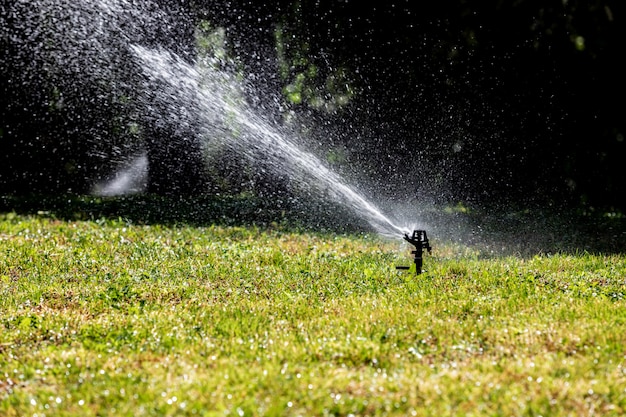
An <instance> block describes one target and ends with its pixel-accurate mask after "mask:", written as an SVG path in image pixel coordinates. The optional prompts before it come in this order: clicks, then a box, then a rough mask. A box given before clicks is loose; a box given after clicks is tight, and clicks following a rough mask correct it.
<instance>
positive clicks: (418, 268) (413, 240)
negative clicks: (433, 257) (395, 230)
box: [396, 230, 432, 275]
mask: <svg viewBox="0 0 626 417" xmlns="http://www.w3.org/2000/svg"><path fill="white" fill-rule="evenodd" d="M404 240H406V241H407V242H409V243H410V244H411V245H413V246H415V250H414V251H411V253H412V254H414V255H415V257H414V258H413V262H415V275H419V274H421V273H422V253H423V251H424V249H426V250H427V251H428V253H430V251H431V249H432V248H431V247H430V243H429V242H428V237H427V236H426V230H413V234H412V235H411V237H409V235H408V234H407V233H405V234H404ZM410 268H411V267H409V266H396V269H399V270H407V269H410Z"/></svg>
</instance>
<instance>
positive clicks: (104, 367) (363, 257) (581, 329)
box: [0, 214, 626, 416]
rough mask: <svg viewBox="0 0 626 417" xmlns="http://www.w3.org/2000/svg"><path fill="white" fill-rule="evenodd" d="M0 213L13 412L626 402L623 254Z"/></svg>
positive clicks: (520, 410) (475, 411) (1, 396)
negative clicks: (498, 251) (418, 251)
mask: <svg viewBox="0 0 626 417" xmlns="http://www.w3.org/2000/svg"><path fill="white" fill-rule="evenodd" d="M431 244H433V246H434V249H433V253H432V256H427V257H426V259H425V268H426V269H427V272H426V273H424V274H422V275H420V276H415V275H411V274H409V273H406V272H398V271H396V270H395V265H400V264H405V265H406V264H408V263H410V258H409V257H408V256H407V255H408V254H409V251H410V248H409V247H406V246H403V244H402V243H400V241H397V242H390V241H384V240H380V239H377V238H375V237H371V236H370V237H368V236H337V235H324V234H296V233H290V232H287V231H284V230H282V231H281V230H274V231H272V230H269V229H257V228H242V227H218V226H211V227H183V226H180V227H165V226H158V225H152V226H142V225H133V224H127V223H125V222H124V221H122V220H119V221H110V220H101V221H74V222H68V221H58V220H54V219H50V218H46V217H41V216H31V217H24V216H19V215H14V214H7V215H3V217H2V219H1V220H0V415H3V416H5V415H6V416H22V415H35V414H37V415H55V416H56V415H61V416H63V415H67V416H69V415H72V416H75V415H81V416H89V415H128V416H141V415H227V414H228V415H399V416H400V415H402V416H404V415H421V416H430V415H476V416H479V415H480V416H482V415H544V416H548V415H550V416H569V415H572V416H578V415H615V416H618V415H623V414H624V413H626V308H625V307H626V301H625V300H624V296H625V295H626V257H625V256H623V255H606V256H605V255H591V254H585V253H582V254H579V255H566V254H560V255H553V256H535V257H531V258H528V257H527V258H518V257H503V258H492V259H483V257H481V256H479V254H477V253H475V252H474V251H473V250H472V249H470V248H464V247H460V246H458V245H457V246H453V245H450V244H445V243H444V242H436V241H432V240H431Z"/></svg>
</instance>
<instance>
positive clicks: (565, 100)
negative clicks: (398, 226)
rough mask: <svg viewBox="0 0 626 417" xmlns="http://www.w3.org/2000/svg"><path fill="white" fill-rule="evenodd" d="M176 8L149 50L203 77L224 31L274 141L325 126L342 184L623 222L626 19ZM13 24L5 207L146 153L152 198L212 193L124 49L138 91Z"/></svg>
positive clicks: (339, 8) (2, 187) (488, 10)
mask: <svg viewBox="0 0 626 417" xmlns="http://www.w3.org/2000/svg"><path fill="white" fill-rule="evenodd" d="M163 3H164V4H165V5H167V9H168V13H169V14H168V18H167V19H163V21H162V23H163V26H162V27H161V26H159V24H158V22H157V24H155V25H154V26H153V27H152V29H154V30H151V31H148V32H147V33H151V36H145V35H141V34H142V33H146V32H138V35H137V38H138V42H140V43H143V44H146V45H148V46H163V47H166V48H168V49H171V50H173V51H174V52H176V53H179V54H181V55H183V56H184V57H185V58H186V59H188V60H190V61H193V59H194V57H195V51H194V47H193V45H194V33H195V29H196V28H197V25H198V24H199V23H200V22H202V21H208V22H210V24H211V25H212V26H213V27H223V28H225V30H226V32H225V33H226V39H227V48H228V52H229V54H230V55H231V56H232V57H233V61H234V62H236V63H237V66H238V67H237V68H238V70H239V71H241V72H242V73H243V74H245V78H246V79H247V80H248V81H249V82H250V85H253V86H254V89H253V90H251V92H250V94H249V99H250V101H251V102H252V103H253V105H255V106H258V107H259V108H262V109H263V110H264V112H266V113H267V116H268V117H269V118H270V119H273V120H275V121H276V122H277V123H281V122H282V121H283V120H284V115H285V114H286V113H287V112H290V114H295V115H296V116H297V117H298V118H299V120H305V121H308V122H310V123H311V124H315V125H316V126H318V127H319V132H322V133H318V136H315V134H310V135H311V138H309V139H314V141H317V142H322V145H321V148H323V149H326V150H327V151H328V150H333V151H335V153H334V154H336V155H340V158H334V159H329V161H330V162H329V163H330V164H331V165H332V166H333V168H336V169H337V170H339V171H345V173H346V175H348V176H354V177H357V178H358V177H359V176H361V177H362V178H365V179H366V181H365V182H368V183H372V184H375V183H377V182H378V183H379V185H380V183H382V184H387V185H389V184H392V186H388V187H379V189H382V191H379V192H381V193H383V194H385V193H387V194H388V197H389V198H397V199H403V198H406V196H413V195H415V196H418V197H419V198H422V199H426V200H428V201H429V202H434V203H445V204H455V203H457V202H462V203H464V204H476V205H480V206H501V205H515V206H532V205H534V206H537V205H538V206H552V207H554V206H558V207H567V208H574V209H579V210H582V211H601V212H611V213H621V212H623V211H624V210H625V209H626V205H625V203H624V198H623V196H624V195H625V192H626V189H625V187H626V169H624V167H623V163H624V161H626V159H625V156H626V144H625V143H624V134H625V133H626V126H625V120H626V117H625V116H626V112H625V110H626V104H625V103H626V100H625V97H626V96H625V93H626V85H625V81H624V64H623V61H624V58H626V57H625V56H624V55H625V51H626V49H625V48H624V41H625V40H626V36H625V27H626V25H624V18H625V16H624V5H623V3H622V2H620V1H599V0H592V1H571V0H570V1H567V2H563V1H561V0H552V1H529V0H520V1H511V2H504V1H478V0H475V1H472V0H458V1H440V2H434V1H433V2H428V3H424V2H416V1H390V2H379V3H380V4H376V2H375V3H374V4H370V3H371V2H370V3H367V4H366V3H363V2H358V1H350V0H345V1H330V0H319V1H311V0H303V1H267V2H256V1H235V0H232V1H195V2H180V3H176V2H163ZM15 7H17V6H15ZM1 11H2V14H3V16H2V19H3V20H2V25H3V29H2V38H1V40H0V42H1V46H2V49H1V53H2V57H1V58H2V60H1V62H2V64H0V77H1V78H0V94H1V98H0V117H1V121H0V122H1V125H0V193H2V194H5V195H7V194H8V195H22V194H33V193H43V194H46V193H51V194H60V193H71V194H72V193H73V194H84V193H87V192H89V190H90V189H91V187H92V185H93V183H94V182H95V181H98V180H100V179H102V175H103V174H102V172H103V169H104V168H105V167H107V166H108V165H109V164H110V162H111V161H110V159H111V158H110V157H103V156H102V155H110V154H111V149H116V152H118V153H119V155H123V154H124V153H125V152H127V151H128V150H130V149H133V147H134V146H135V144H136V143H145V144H146V146H147V147H148V149H149V155H150V162H151V163H150V171H149V175H150V179H149V181H148V191H149V192H150V193H154V194H170V195H187V194H203V193H211V192H214V191H215V187H214V186H212V184H214V183H215V178H210V176H209V174H207V172H205V171H204V170H203V169H201V168H198V167H199V166H200V165H201V163H200V162H199V159H200V157H199V154H198V151H197V149H196V148H197V147H196V146H194V143H195V142H194V140H193V138H194V132H193V131H186V132H180V130H176V129H173V128H171V127H170V128H168V127H164V128H162V129H160V130H159V129H155V128H154V124H153V123H150V122H149V120H150V119H149V118H148V117H144V115H142V113H141V110H138V107H136V106H133V105H129V104H128V102H129V101H130V102H131V103H132V101H133V100H134V99H135V96H134V94H135V90H134V86H135V85H136V84H134V80H133V77H135V75H132V74H136V73H137V71H136V68H133V64H132V63H129V61H130V59H128V60H126V59H124V57H125V56H126V57H128V56H129V55H128V52H127V51H126V52H125V51H124V45H123V42H121V41H120V44H119V45H117V46H116V48H117V50H118V51H119V58H116V59H117V60H116V61H115V68H116V71H115V75H114V77H118V78H119V79H122V80H125V81H126V82H112V81H111V82H109V83H107V86H105V87H103V86H102V82H101V80H98V79H93V78H91V79H90V78H89V77H88V76H87V77H86V76H85V75H84V74H83V73H84V72H88V71H89V68H84V67H78V68H74V67H73V66H72V65H71V63H67V65H65V64H59V63H58V62H57V63H56V64H55V63H50V62H49V61H46V60H45V59H43V58H40V57H39V56H38V54H41V55H42V56H43V55H45V50H43V51H42V50H41V49H37V48H35V49H33V45H42V44H43V45H50V44H54V42H51V41H49V39H48V38H49V35H46V33H52V32H54V31H55V30H56V29H55V26H54V25H55V23H52V24H51V29H49V32H46V31H39V32H37V31H32V30H31V31H30V32H29V31H27V30H23V28H32V27H33V23H32V22H25V21H24V17H23V16H24V15H22V14H20V13H16V9H15V8H12V7H10V6H2V9H1ZM18 11H19V10H18ZM59 13H61V14H62V12H59ZM155 28H156V29H158V30H156V29H155ZM277 28H279V29H280V31H281V32H280V33H281V34H282V36H283V38H282V39H283V40H282V42H283V47H284V49H285V51H286V52H284V56H283V61H282V63H283V64H284V63H285V62H286V63H287V64H289V65H287V67H286V69H285V67H281V65H280V64H281V61H280V60H279V59H278V56H277V47H276V46H277V43H276V39H277V38H276V34H277ZM50 31H51V32H50ZM70 32H71V30H70ZM70 32H68V33H70ZM62 33H63V32H61V35H60V36H62ZM47 36H48V38H47ZM142 36H143V38H142ZM113 38H115V36H113ZM110 42H112V44H113V45H115V42H116V41H115V39H111V41H110ZM53 47H54V46H52V47H49V48H53ZM303 57H304V58H303ZM96 64H97V63H96ZM55 65H56V66H55ZM107 65H111V63H110V62H109V61H107ZM310 68H315V70H316V71H315V73H307V72H306V70H307V69H310ZM340 71H342V74H347V75H346V76H345V77H346V78H345V80H347V81H349V84H350V91H351V95H350V99H349V102H348V103H347V104H342V105H340V106H325V107H323V108H320V107H319V106H315V105H314V98H315V97H317V96H322V97H325V98H326V99H327V102H328V103H332V102H333V97H337V96H339V95H340V94H341V93H342V88H343V87H341V85H334V86H328V83H327V81H328V80H329V77H331V78H332V77H335V79H337V77H336V76H337V74H338V73H339V72H340ZM302 73H307V74H309V75H306V76H305V77H304V85H305V87H306V88H304V89H303V90H302V95H301V98H300V99H299V100H294V99H293V97H290V96H289V95H288V93H286V89H285V88H286V86H287V85H289V83H291V82H292V81H293V80H294V79H295V77H296V76H297V75H298V74H302ZM118 81H119V80H118ZM338 84H341V83H338ZM120 97H126V100H121V99H120ZM61 104H62V105H61ZM131 123H134V124H135V125H139V126H140V127H141V129H139V130H138V131H134V130H132V129H131V130H129V129H128V128H127V126H129V125H130V124H131ZM142 135H143V137H142ZM161 138H167V140H169V142H168V143H171V145H168V146H166V147H163V146H162V144H163V143H165V141H164V140H160V139H161ZM190 144H191V145H190ZM165 161H175V163H171V162H165ZM333 164H334V165H333ZM357 174H358V175H357ZM213 175H215V174H213ZM220 175H225V174H224V173H223V172H222V173H221V174H220ZM190 179H193V180H190ZM259 183H260V184H265V185H266V186H268V187H270V188H271V187H272V186H271V184H272V183H274V182H273V181H272V179H271V178H270V179H266V181H265V182H264V181H259ZM268 184H270V185H268ZM373 187H374V186H373ZM235 188H236V187H234V189H233V192H235V191H236V192H239V191H241V190H239V189H235ZM221 191H224V190H221ZM257 191H259V190H258V189H257Z"/></svg>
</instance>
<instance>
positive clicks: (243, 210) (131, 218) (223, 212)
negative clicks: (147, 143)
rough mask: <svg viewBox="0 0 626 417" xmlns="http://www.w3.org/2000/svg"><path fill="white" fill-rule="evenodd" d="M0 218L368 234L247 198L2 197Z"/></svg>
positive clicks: (344, 215)
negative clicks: (6, 215) (5, 215)
mask: <svg viewBox="0 0 626 417" xmlns="http://www.w3.org/2000/svg"><path fill="white" fill-rule="evenodd" d="M0 212H4V213H7V212H15V213H17V214H22V215H38V216H47V217H51V218H55V219H59V220H66V221H75V220H96V219H102V218H106V219H114V220H115V219H122V220H124V221H127V222H130V223H133V224H165V225H171V226H175V225H189V226H208V225H222V226H253V227H259V228H273V229H275V228H279V229H285V230H291V231H317V232H321V233H325V232H327V233H363V232H366V233H367V232H371V230H370V229H369V228H368V227H367V224H364V222H363V221H362V220H359V219H358V218H357V217H356V216H355V215H353V214H351V213H350V212H348V211H347V210H346V209H345V208H343V207H341V206H338V205H336V204H330V203H322V202H315V206H314V207H313V203H312V202H302V201H300V202H299V201H296V200H289V201H284V202H281V201H276V200H274V199H261V198H256V197H251V196H202V197H193V198H169V197H162V196H153V195H133V196H126V197H93V196H19V197H16V196H2V197H0Z"/></svg>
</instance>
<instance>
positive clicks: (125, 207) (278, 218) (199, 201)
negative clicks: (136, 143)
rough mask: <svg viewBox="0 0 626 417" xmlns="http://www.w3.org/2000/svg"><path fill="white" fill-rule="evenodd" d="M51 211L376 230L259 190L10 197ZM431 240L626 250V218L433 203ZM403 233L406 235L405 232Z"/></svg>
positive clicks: (170, 221)
mask: <svg viewBox="0 0 626 417" xmlns="http://www.w3.org/2000/svg"><path fill="white" fill-rule="evenodd" d="M1 212H4V213H9V212H15V213H17V214H22V215H38V216H47V217H50V218H55V219H59V220H66V221H73V220H97V219H102V218H105V219H113V220H117V219H122V220H124V221H127V222H130V223H133V224H165V225H171V226H176V225H190V226H208V225H222V226H247V227H258V228H261V229H278V230H284V231H290V232H314V233H322V234H324V233H332V234H355V235H358V234H370V233H374V231H373V229H371V228H370V227H369V225H368V223H367V222H366V221H364V220H362V219H360V218H359V217H358V216H357V215H356V214H354V213H353V212H351V211H349V210H348V209H346V208H345V207H343V206H341V205H339V204H334V203H329V202H323V201H298V200H287V201H277V200H276V199H268V198H266V199H263V198H258V197H253V196H202V197H195V198H191V199H180V198H167V197H160V196H149V195H135V196H127V197H116V198H112V197H107V198H102V197H93V196H83V197H80V196H27V197H24V196H21V197H16V196H3V197H0V213H1ZM417 215H418V216H419V218H420V220H421V222H422V223H423V224H424V225H427V228H428V235H429V237H430V241H431V244H433V245H437V243H443V242H452V243H456V244H460V245H463V246H467V247H471V248H473V249H475V250H476V251H477V252H478V253H479V254H480V256H481V257H499V256H507V255H515V256H533V255H537V254H554V253H584V252H588V253H605V254H612V253H626V218H624V217H623V216H614V217H612V216H610V215H606V214H602V215H589V214H586V215H583V214H580V213H577V212H575V211H569V212H562V211H561V212H554V211H549V210H545V209H543V210H540V209H534V210H514V209H511V208H508V209H501V208H500V209H491V210H487V209H471V210H467V211H458V210H454V209H452V210H451V209H450V208H446V207H433V208H430V209H425V210H421V211H419V212H418V213H417ZM398 238H400V236H398Z"/></svg>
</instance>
